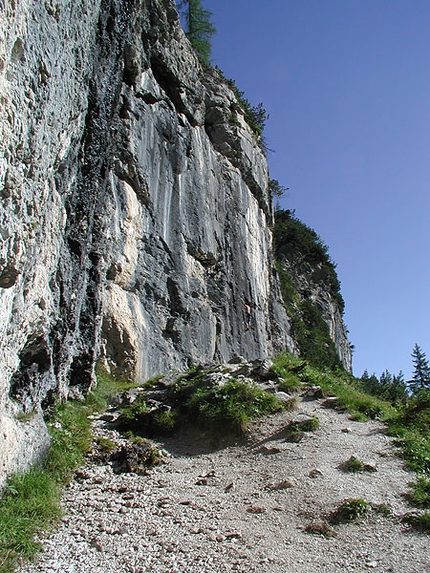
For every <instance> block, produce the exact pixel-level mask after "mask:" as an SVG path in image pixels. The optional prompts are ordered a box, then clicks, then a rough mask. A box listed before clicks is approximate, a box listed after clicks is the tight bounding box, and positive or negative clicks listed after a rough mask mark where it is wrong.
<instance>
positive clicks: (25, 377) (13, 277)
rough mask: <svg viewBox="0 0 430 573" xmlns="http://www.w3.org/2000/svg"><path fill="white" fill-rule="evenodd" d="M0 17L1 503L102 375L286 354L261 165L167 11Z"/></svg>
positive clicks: (106, 7) (111, 7)
mask: <svg viewBox="0 0 430 573" xmlns="http://www.w3.org/2000/svg"><path fill="white" fill-rule="evenodd" d="M0 16H1V23H0V97H1V101H0V103H1V106H0V193H1V206H0V233H1V237H0V241H1V242H0V416H1V418H0V452H1V465H0V485H1V483H2V482H3V481H4V476H5V474H6V473H7V472H9V471H12V470H16V469H18V468H25V467H27V466H28V465H29V464H30V463H33V462H34V461H35V460H36V459H38V458H39V457H40V456H42V455H43V454H44V452H45V451H46V449H47V447H48V445H49V438H48V435H47V432H46V428H45V426H44V422H43V418H42V411H43V409H44V408H45V407H46V406H47V405H49V403H50V402H52V400H53V399H54V397H55V396H59V397H60V398H66V397H67V396H79V395H80V393H81V392H82V391H83V390H85V389H86V388H88V387H90V386H91V384H92V383H93V382H94V370H95V365H96V362H97V360H99V359H101V360H102V361H103V362H104V364H105V365H106V366H107V367H109V368H110V369H111V370H112V371H113V372H115V373H116V374H118V375H121V376H127V377H131V378H135V379H136V380H144V379H145V378H147V377H150V376H152V375H153V374H156V373H158V372H161V371H165V370H168V369H171V368H178V369H181V368H186V367H188V366H189V365H190V364H191V363H195V362H210V361H213V360H216V361H224V360H228V359H230V358H231V357H232V356H233V355H235V354H239V355H241V356H243V357H244V358H247V359H252V358H258V357H259V358H261V357H265V356H267V355H271V354H273V353H275V352H278V351H280V350H283V349H285V348H288V349H290V350H294V349H295V345H294V341H293V340H292V339H291V337H290V335H289V323H288V319H287V317H286V315H285V312H284V310H283V307H282V304H281V296H280V291H279V285H278V279H277V276H276V273H275V272H274V269H273V261H272V255H271V232H270V225H271V224H272V216H273V215H272V204H271V203H272V202H271V197H270V193H269V191H268V185H267V180H268V173H267V164H266V160H265V157H264V155H263V154H262V152H261V150H260V148H259V146H258V144H257V142H256V140H255V137H254V135H253V134H252V133H251V131H250V129H249V127H248V126H247V124H246V122H245V121H244V119H243V113H242V111H241V109H240V106H239V105H238V104H237V102H236V100H235V97H234V95H233V94H232V92H231V91H230V90H229V89H228V87H227V86H226V85H225V84H224V83H223V81H222V78H220V77H219V75H218V74H217V72H216V71H215V70H211V71H207V72H204V71H203V70H202V69H201V68H200V66H199V64H198V61H197V58H196V56H195V54H194V52H193V50H192V49H191V47H190V45H189V43H188V41H187V40H186V38H185V36H184V34H183V32H182V30H181V28H180V25H179V20H178V15H177V12H176V8H175V5H174V2H173V0H163V2H160V1H159V0H92V1H91V2H90V1H89V0H76V1H74V2H69V1H68V0H41V1H40V2H39V1H38V2H34V1H33V0H14V1H11V2H6V3H5V2H4V1H1V0H0ZM243 298H245V299H246V300H247V301H248V302H249V304H250V306H251V308H252V328H251V329H250V330H246V329H245V324H244V313H243V309H242V299H243ZM23 415H25V416H23Z"/></svg>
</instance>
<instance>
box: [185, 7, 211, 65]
mask: <svg viewBox="0 0 430 573" xmlns="http://www.w3.org/2000/svg"><path fill="white" fill-rule="evenodd" d="M178 9H179V10H180V13H181V15H182V16H183V19H184V20H185V33H186V35H187V37H188V39H189V40H190V42H191V45H192V46H193V48H194V50H195V52H196V54H197V57H198V59H199V61H200V63H201V64H202V66H204V67H209V66H210V65H211V52H212V44H211V40H212V36H213V35H214V34H215V32H216V29H215V26H214V25H213V24H212V22H211V17H212V12H210V11H209V10H207V9H206V8H204V7H203V5H202V0H181V1H180V2H179V3H178Z"/></svg>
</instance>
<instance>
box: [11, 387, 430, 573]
mask: <svg viewBox="0 0 430 573" xmlns="http://www.w3.org/2000/svg"><path fill="white" fill-rule="evenodd" d="M309 417H311V418H314V417H317V418H318V420H319V427H318V428H316V429H314V430H313V431H311V432H305V435H304V436H302V438H301V440H300V441H299V442H292V441H288V440H287V439H286V436H287V427H288V424H289V423H290V422H291V421H292V420H293V421H294V420H302V421H303V419H309ZM106 419H108V418H107V417H106V416H102V417H101V418H98V419H96V420H95V421H94V432H95V436H98V437H99V438H101V437H103V438H106V437H108V438H109V439H111V440H113V441H117V442H119V443H123V438H121V437H120V436H119V435H118V434H117V433H116V432H115V431H113V430H112V428H111V426H110V425H109V423H108V422H106ZM211 442H212V440H211V439H208V438H207V439H206V440H205V439H204V437H203V436H202V434H201V433H200V432H199V433H198V434H196V431H195V430H194V431H191V430H190V429H189V428H188V429H185V430H184V431H183V432H181V433H179V434H178V435H176V436H174V437H171V438H166V439H163V440H161V441H159V447H160V448H162V449H163V454H162V458H161V463H160V464H159V465H157V466H156V467H154V468H153V469H151V470H145V471H143V474H142V472H141V475H139V472H138V470H137V468H135V469H134V472H137V473H117V472H118V469H117V470H115V471H113V467H112V466H111V465H110V464H107V463H106V461H105V462H103V461H101V457H100V442H99V445H97V442H96V441H94V442H93V447H92V454H91V455H90V457H89V459H88V460H87V463H86V465H85V467H83V468H81V469H80V470H79V471H78V472H77V473H76V476H75V479H74V480H73V481H72V482H71V484H70V485H69V487H67V488H66V490H65V492H64V494H63V508H64V511H65V515H64V518H63V520H62V523H61V525H60V527H59V529H58V531H56V532H55V533H53V534H52V535H51V536H49V537H46V538H43V541H42V545H43V552H42V553H41V555H40V560H39V561H38V562H37V563H36V564H34V565H27V566H25V567H22V568H21V569H20V570H19V571H20V573H38V572H40V573H42V572H44V573H46V572H47V571H58V570H61V571H63V572H72V571H79V572H80V573H92V572H94V571H100V572H101V571H103V572H104V573H137V572H141V573H143V572H146V571H151V572H154V573H167V572H173V571H187V572H189V573H201V572H207V573H213V572H214V571H219V572H223V573H224V572H225V573H227V572H230V571H231V572H233V571H239V572H243V573H245V572H246V573H247V572H250V571H251V572H261V571H264V573H272V572H273V573H279V572H280V571H282V572H283V573H317V572H318V573H320V572H323V573H333V572H334V573H344V572H346V571H348V572H353V571H356V572H358V571H360V572H363V571H368V570H369V571H372V570H373V571H377V572H378V573H387V572H389V571H391V572H393V573H423V572H424V571H427V570H429V568H430V557H429V553H428V538H427V537H426V536H424V535H422V534H420V533H417V532H414V531H413V530H411V529H410V527H409V526H408V525H407V524H405V523H404V522H403V521H402V519H403V517H404V516H405V514H407V513H408V512H410V511H411V506H410V504H409V503H408V502H407V499H406V497H405V494H406V492H407V491H408V483H409V482H410V481H411V479H412V478H413V474H411V473H410V472H408V471H406V470H405V468H404V467H403V463H402V461H401V460H400V458H399V457H398V449H397V448H396V447H395V446H394V445H393V442H392V438H389V437H388V436H387V434H386V428H385V427H384V426H383V425H382V424H381V423H380V422H373V421H371V422H358V421H354V420H351V417H350V415H348V414H347V413H345V412H339V411H337V410H335V409H333V408H330V407H327V399H326V398H320V397H317V396H311V395H309V392H308V393H307V394H306V393H303V392H302V396H301V399H300V402H299V406H298V409H297V410H295V411H292V412H283V413H278V414H273V415H271V416H269V417H267V418H264V419H263V420H260V421H257V422H255V423H254V424H252V425H251V426H250V427H249V429H248V431H247V433H246V435H245V437H243V438H240V439H239V438H238V439H236V440H234V441H232V440H224V441H221V442H219V443H218V446H217V447H216V448H214V446H213V443H211ZM351 456H355V457H356V458H358V459H360V460H363V461H364V462H365V463H366V464H369V465H370V467H371V468H372V471H368V472H362V473H350V472H347V471H345V470H344V469H342V467H343V464H344V463H345V462H346V461H347V460H348V459H350V457H351ZM125 471H127V470H125ZM351 498H352V499H355V500H361V502H360V503H362V504H364V502H366V503H367V504H368V505H367V506H366V507H365V511H364V513H363V514H362V515H359V516H358V517H356V518H354V517H351V518H350V519H348V517H345V515H341V514H340V513H339V512H338V509H339V507H340V506H341V505H342V504H343V503H344V502H345V501H346V500H348V499H351ZM364 505H365V504H364ZM351 507H353V505H351ZM358 507H359V509H360V508H361V506H358ZM336 512H337V514H336ZM335 514H336V517H335Z"/></svg>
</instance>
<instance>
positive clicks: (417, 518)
mask: <svg viewBox="0 0 430 573" xmlns="http://www.w3.org/2000/svg"><path fill="white" fill-rule="evenodd" d="M403 521H404V522H405V523H408V524H409V525H411V526H412V527H413V528H414V529H416V530H418V531H421V532H422V533H427V534H430V512H428V511H426V512H425V513H421V514H415V513H410V514H408V515H406V516H405V517H404V519H403Z"/></svg>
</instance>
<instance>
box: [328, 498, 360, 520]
mask: <svg viewBox="0 0 430 573" xmlns="http://www.w3.org/2000/svg"><path fill="white" fill-rule="evenodd" d="M369 508H370V504H369V503H367V501H364V499H361V498H349V499H346V500H345V501H344V502H343V503H342V504H341V505H340V506H339V507H338V508H337V509H336V510H335V511H334V512H333V513H332V515H331V518H330V521H331V522H332V523H349V522H351V521H355V520H357V519H359V518H360V517H363V515H365V514H366V512H367V511H368V510H369Z"/></svg>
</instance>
